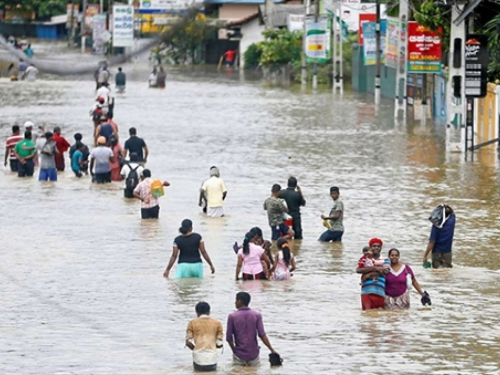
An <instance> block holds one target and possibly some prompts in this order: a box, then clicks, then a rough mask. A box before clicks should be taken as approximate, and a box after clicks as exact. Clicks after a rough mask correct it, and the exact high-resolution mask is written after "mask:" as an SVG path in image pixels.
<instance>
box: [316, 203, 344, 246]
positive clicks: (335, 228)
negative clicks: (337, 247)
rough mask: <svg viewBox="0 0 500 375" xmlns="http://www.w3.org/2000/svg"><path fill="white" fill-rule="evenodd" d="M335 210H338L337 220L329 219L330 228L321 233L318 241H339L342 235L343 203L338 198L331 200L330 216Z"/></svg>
mask: <svg viewBox="0 0 500 375" xmlns="http://www.w3.org/2000/svg"><path fill="white" fill-rule="evenodd" d="M337 211H340V216H339V218H338V219H337V220H329V223H330V228H329V229H328V230H327V231H326V232H323V233H322V234H321V236H320V237H319V241H322V242H330V241H332V242H340V241H342V235H343V234H344V224H343V219H344V204H343V203H342V201H341V200H340V199H337V200H334V201H333V207H332V209H331V210H330V215H329V216H330V217H332V216H333V215H335V213H336V212H337Z"/></svg>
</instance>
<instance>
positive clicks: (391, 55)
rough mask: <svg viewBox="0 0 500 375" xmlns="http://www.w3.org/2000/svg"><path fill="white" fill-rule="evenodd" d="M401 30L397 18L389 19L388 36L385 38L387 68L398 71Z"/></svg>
mask: <svg viewBox="0 0 500 375" xmlns="http://www.w3.org/2000/svg"><path fill="white" fill-rule="evenodd" d="M400 36H401V28H400V27H399V20H398V19H397V18H390V17H387V34H386V37H385V66H388V67H390V68H394V69H396V68H397V67H398V58H399V38H400Z"/></svg>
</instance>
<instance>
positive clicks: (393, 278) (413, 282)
mask: <svg viewBox="0 0 500 375" xmlns="http://www.w3.org/2000/svg"><path fill="white" fill-rule="evenodd" d="M389 259H390V260H391V270H390V271H389V273H388V274H387V276H386V277H385V306H384V308H385V309H386V310H404V309H409V308H410V290H411V287H412V286H413V287H414V288H415V289H416V290H417V292H418V293H419V294H420V295H421V296H422V299H421V302H422V304H423V305H425V304H426V303H428V304H429V305H430V301H431V300H430V298H429V295H428V294H427V292H425V291H423V290H422V288H421V287H420V284H419V283H418V281H417V278H416V277H415V275H414V273H413V270H412V269H411V268H410V266H409V265H408V264H404V263H402V262H401V261H400V260H399V250H398V249H391V250H389Z"/></svg>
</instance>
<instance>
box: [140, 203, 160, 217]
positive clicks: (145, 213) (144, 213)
mask: <svg viewBox="0 0 500 375" xmlns="http://www.w3.org/2000/svg"><path fill="white" fill-rule="evenodd" d="M159 217H160V206H158V205H156V206H154V207H151V208H141V219H158V218H159Z"/></svg>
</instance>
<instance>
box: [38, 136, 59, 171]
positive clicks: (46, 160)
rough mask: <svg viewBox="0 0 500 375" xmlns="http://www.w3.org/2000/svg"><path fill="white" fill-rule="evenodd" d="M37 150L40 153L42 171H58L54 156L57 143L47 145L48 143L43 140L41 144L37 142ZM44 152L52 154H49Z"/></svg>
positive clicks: (52, 142)
mask: <svg viewBox="0 0 500 375" xmlns="http://www.w3.org/2000/svg"><path fill="white" fill-rule="evenodd" d="M42 141H43V142H42ZM37 148H38V150H39V151H40V155H39V160H40V170H42V169H56V161H55V159H54V156H55V154H56V143H55V142H54V141H50V142H48V144H47V141H46V140H44V139H42V140H41V141H40V143H38V142H37ZM44 150H45V151H50V152H49V153H47V152H45V151H44Z"/></svg>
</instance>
